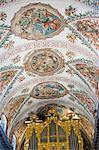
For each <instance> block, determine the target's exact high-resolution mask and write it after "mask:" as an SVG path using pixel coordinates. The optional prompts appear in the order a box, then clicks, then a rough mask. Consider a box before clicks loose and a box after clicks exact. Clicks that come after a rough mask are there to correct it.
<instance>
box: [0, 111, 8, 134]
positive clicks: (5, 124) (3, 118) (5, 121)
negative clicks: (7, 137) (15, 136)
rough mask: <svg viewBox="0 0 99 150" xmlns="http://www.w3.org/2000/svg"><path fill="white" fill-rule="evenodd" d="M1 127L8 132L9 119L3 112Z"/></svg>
mask: <svg viewBox="0 0 99 150" xmlns="http://www.w3.org/2000/svg"><path fill="white" fill-rule="evenodd" d="M0 125H1V127H2V129H3V130H4V132H5V133H6V129H7V119H6V116H5V115H4V114H2V116H1V124H0Z"/></svg>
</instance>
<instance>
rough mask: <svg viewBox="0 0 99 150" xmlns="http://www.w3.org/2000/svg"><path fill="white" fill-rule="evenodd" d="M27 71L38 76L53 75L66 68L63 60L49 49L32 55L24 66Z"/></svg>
mask: <svg viewBox="0 0 99 150" xmlns="http://www.w3.org/2000/svg"><path fill="white" fill-rule="evenodd" d="M24 66H25V70H26V71H27V72H29V73H34V74H38V75H52V74H54V73H55V72H57V71H59V70H60V69H61V68H63V66H64V61H63V59H62V58H61V57H60V56H59V55H58V54H57V53H55V52H53V51H51V50H50V49H49V48H46V49H40V50H38V51H37V52H34V53H32V54H31V55H30V57H29V58H28V59H27V61H26V62H25V64H24Z"/></svg>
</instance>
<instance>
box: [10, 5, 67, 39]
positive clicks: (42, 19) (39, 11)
mask: <svg viewBox="0 0 99 150" xmlns="http://www.w3.org/2000/svg"><path fill="white" fill-rule="evenodd" d="M11 24H12V25H11V28H12V32H13V33H15V34H16V35H17V36H19V37H21V38H25V39H29V40H32V39H34V40H38V39H43V38H48V37H53V36H54V35H55V34H58V33H59V32H60V31H61V30H63V28H64V18H63V16H62V15H61V14H60V13H59V12H58V11H57V10H56V9H54V8H53V7H51V6H50V5H47V4H42V3H34V4H29V5H27V6H25V7H22V8H21V9H20V10H19V11H18V12H17V13H16V14H15V16H14V18H13V19H12V23H11Z"/></svg>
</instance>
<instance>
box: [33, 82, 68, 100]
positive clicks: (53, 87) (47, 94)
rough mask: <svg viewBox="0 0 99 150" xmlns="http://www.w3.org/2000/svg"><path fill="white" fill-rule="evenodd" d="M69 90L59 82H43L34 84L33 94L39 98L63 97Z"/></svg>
mask: <svg viewBox="0 0 99 150" xmlns="http://www.w3.org/2000/svg"><path fill="white" fill-rule="evenodd" d="M67 93H68V90H67V89H66V88H65V87H64V86H63V85H62V84H60V83H58V82H51V81H50V82H42V83H40V84H38V85H36V86H34V88H33V90H32V92H31V96H32V97H33V98H37V99H50V98H59V97H63V96H64V95H66V94H67Z"/></svg>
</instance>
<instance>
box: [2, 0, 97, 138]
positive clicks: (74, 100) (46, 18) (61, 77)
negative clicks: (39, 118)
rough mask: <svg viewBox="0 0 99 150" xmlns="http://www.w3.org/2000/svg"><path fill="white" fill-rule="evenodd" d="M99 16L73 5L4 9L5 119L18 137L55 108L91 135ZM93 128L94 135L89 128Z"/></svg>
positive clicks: (52, 3)
mask: <svg viewBox="0 0 99 150" xmlns="http://www.w3.org/2000/svg"><path fill="white" fill-rule="evenodd" d="M97 16H98V14H97V12H95V11H94V10H93V9H92V8H90V7H89V6H86V5H85V4H82V3H80V2H76V1H75V3H74V1H73V0H69V1H68V0H67V1H64V0H61V1H57V0H54V1H53V0H50V1H47V0H41V1H38V0H34V1H32V0H29V1H27V0H24V2H23V1H20V2H14V3H10V4H7V5H4V6H1V8H0V79H1V80H0V113H1V114H2V113H3V114H5V115H6V117H7V120H8V131H7V133H8V135H10V132H11V131H12V129H13V128H14V129H13V130H14V132H15V134H16V136H17V137H19V135H20V134H21V133H23V131H24V128H25V125H24V121H25V120H26V119H27V118H28V117H29V116H30V115H31V114H33V113H37V112H38V110H39V109H40V108H41V107H44V106H46V105H50V104H53V105H54V104H55V105H57V107H58V106H60V107H61V108H65V109H69V110H71V111H72V112H74V113H76V114H77V115H78V116H79V117H80V118H81V119H82V125H84V127H85V129H86V131H88V133H89V134H90V137H91V135H92V129H93V124H94V118H95V108H96V105H97V103H98V96H99V94H98V92H99V91H98V75H99V70H98V67H99V60H98V59H99V58H98V54H99V52H98V49H99V35H98V32H99V31H98V30H99V28H98V26H99V19H98V17H97ZM89 126H90V130H89V129H88V127H89Z"/></svg>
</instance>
